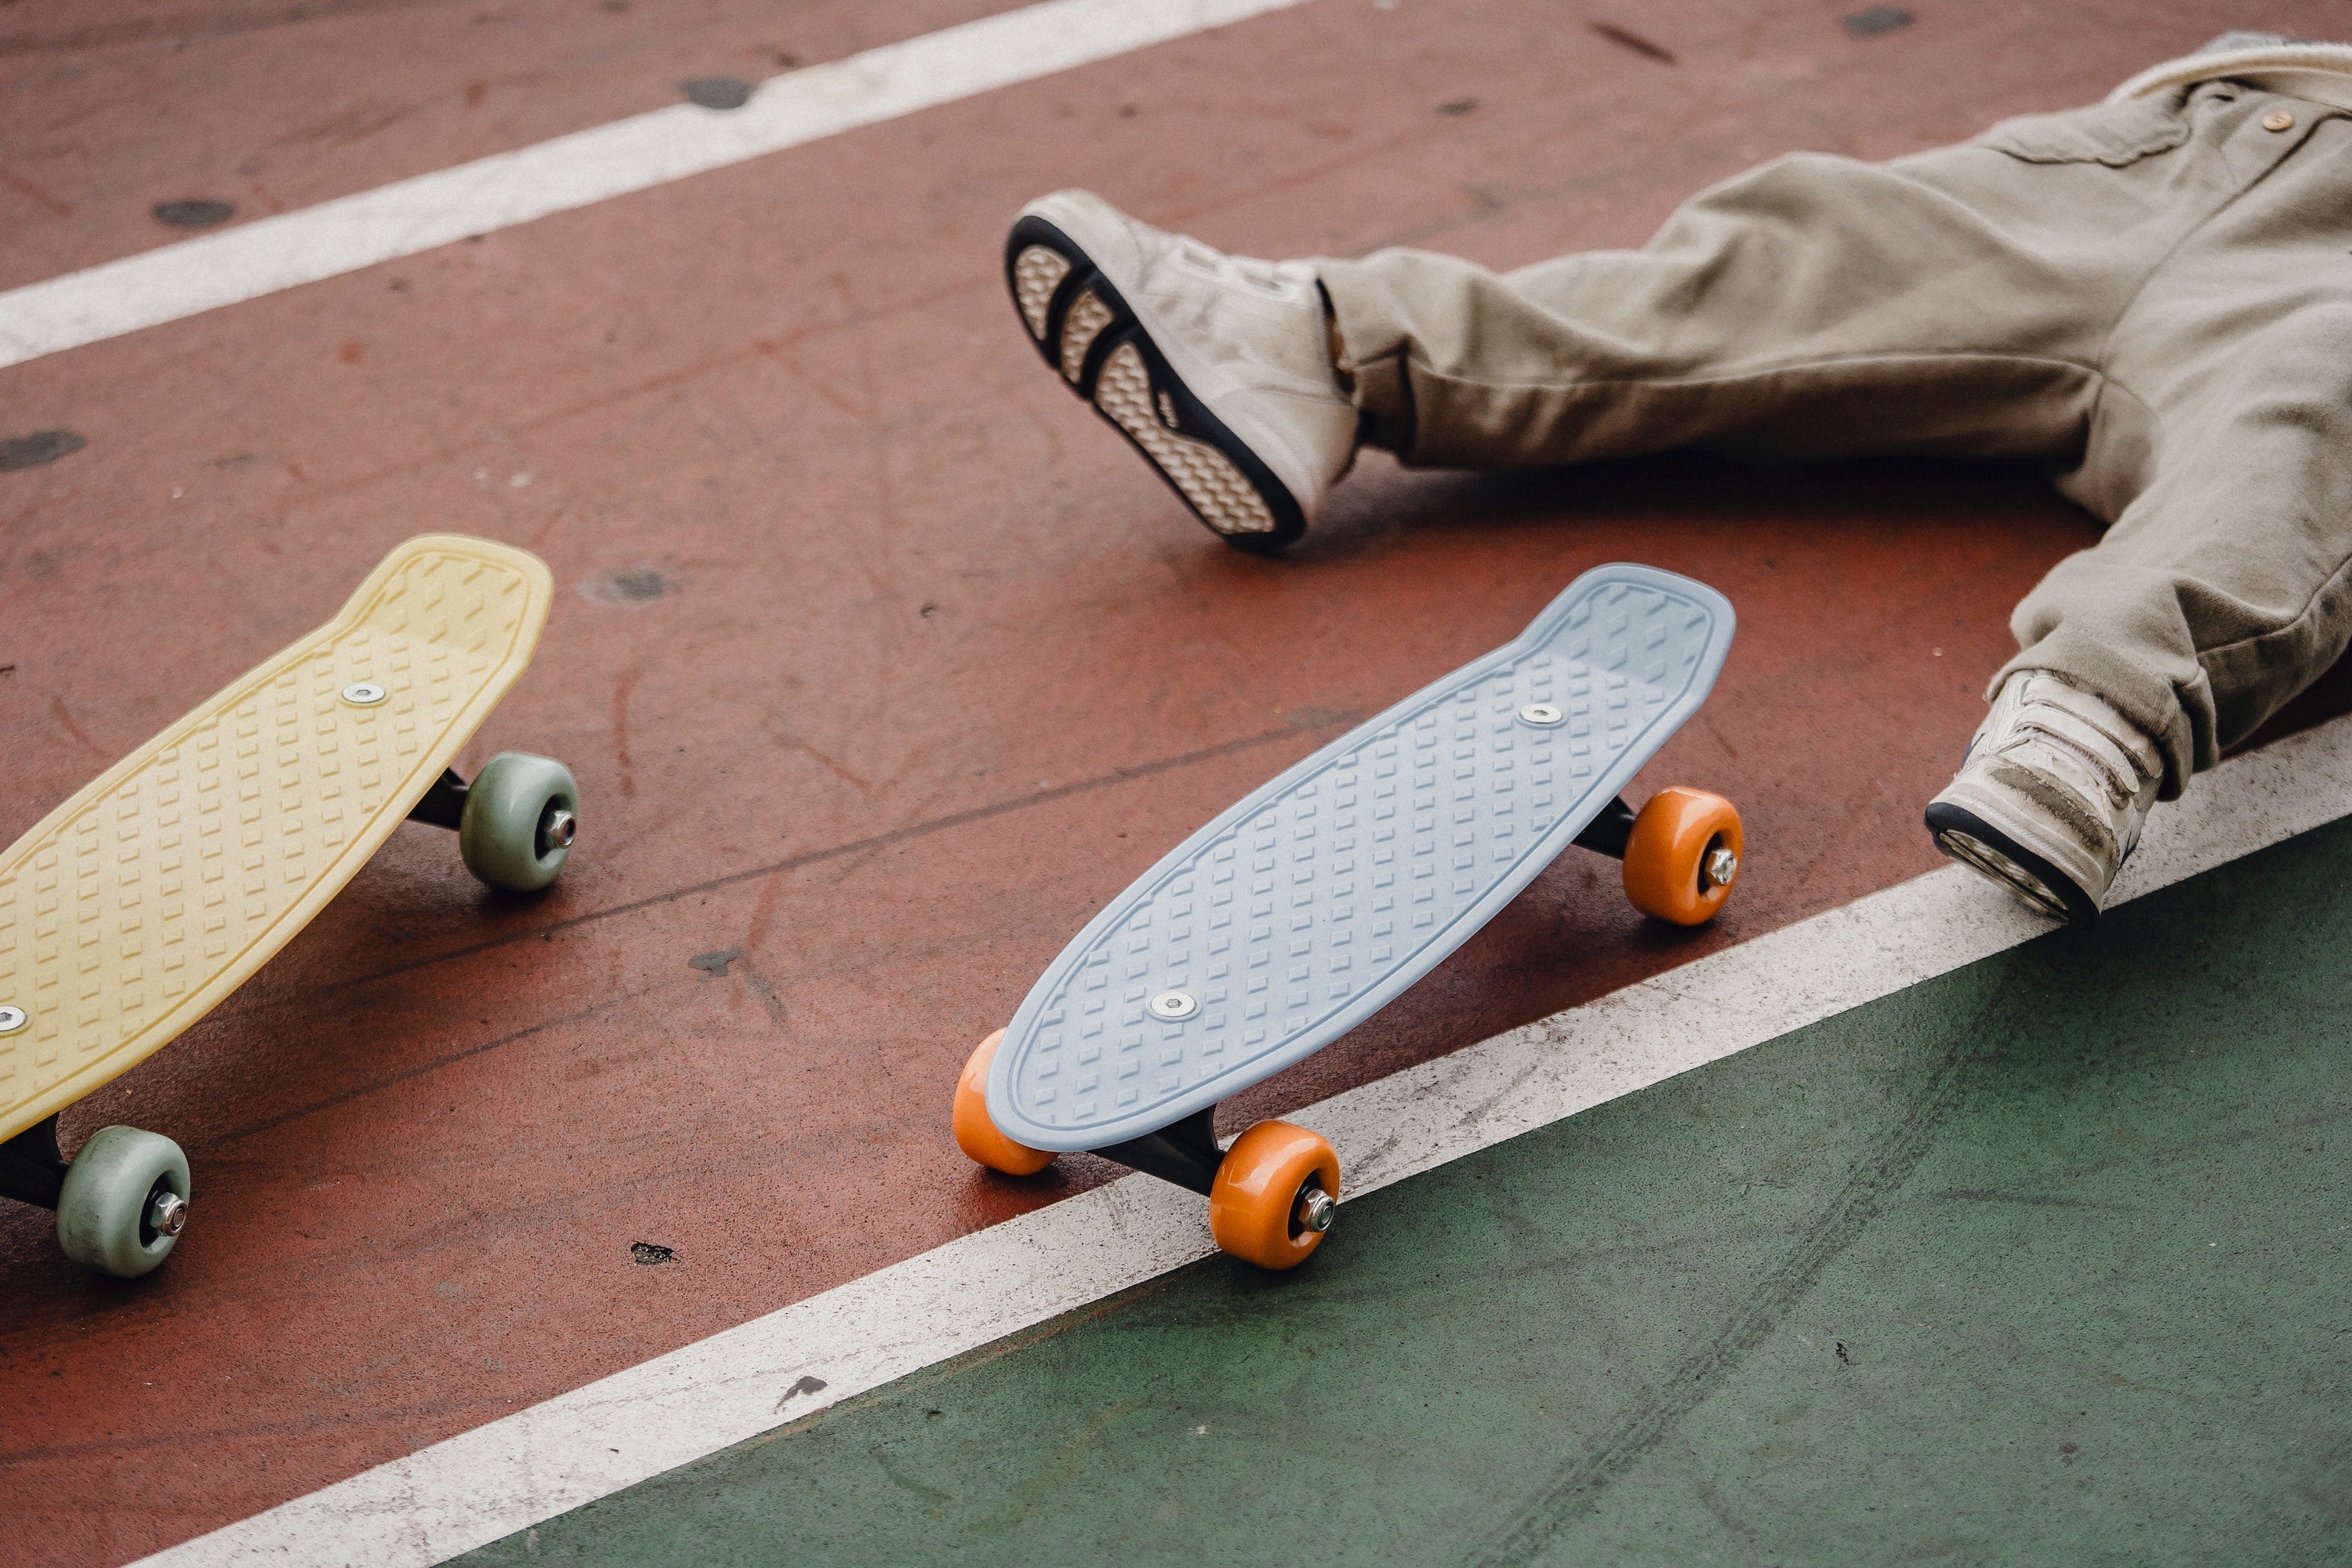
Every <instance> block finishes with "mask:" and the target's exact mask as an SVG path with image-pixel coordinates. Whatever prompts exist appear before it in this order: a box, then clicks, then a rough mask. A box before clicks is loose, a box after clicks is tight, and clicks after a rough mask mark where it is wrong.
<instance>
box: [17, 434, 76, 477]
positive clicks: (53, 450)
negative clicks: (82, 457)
mask: <svg viewBox="0 0 2352 1568" xmlns="http://www.w3.org/2000/svg"><path fill="white" fill-rule="evenodd" d="M87 446H89V442H88V441H87V440H84V439H83V438H82V437H80V436H79V435H77V434H75V433H74V432H73V431H71V430H36V431H34V432H33V433H32V434H31V435H29V436H10V437H6V438H5V439H0V474H12V473H15V472H16V470H17V469H19V468H39V467H40V466H41V465H42V464H44V463H54V462H56V461H57V460H58V458H62V457H64V456H66V455H67V454H68V453H69V452H79V451H80V450H81V449H82V448H83V447H87Z"/></svg>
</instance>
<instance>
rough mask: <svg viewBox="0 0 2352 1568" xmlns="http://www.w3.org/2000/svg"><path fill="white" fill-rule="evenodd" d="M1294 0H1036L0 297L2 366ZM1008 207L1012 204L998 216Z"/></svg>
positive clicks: (682, 176)
mask: <svg viewBox="0 0 2352 1568" xmlns="http://www.w3.org/2000/svg"><path fill="white" fill-rule="evenodd" d="M1301 4H1304V0H1046V3H1045V4H1044V5H1028V6H1024V7H1023V8H1022V9H1020V10H1017V11H1007V12H1003V13H1002V14H1000V15H998V16H988V17H983V18H982V19H981V20H979V21H977V22H966V23H964V24H962V25H961V26H954V27H947V28H943V29H941V30H940V31H939V32H936V33H926V34H924V35H922V36H921V37H915V38H908V39H907V40H906V41H904V42H902V43H896V44H885V45H883V46H882V47H879V48H873V49H868V50H866V52H865V53H863V54H857V55H852V56H850V57H849V58H847V59H842V60H835V61H831V62H829V63H827V64H824V65H817V66H810V67H808V68H805V69H802V70H795V71H789V72H786V73H785V74H784V75H782V76H779V77H772V78H770V79H768V80H767V81H766V82H763V83H762V84H761V86H760V89H759V90H758V91H756V92H755V93H753V94H752V96H751V102H750V103H748V104H746V105H744V106H743V107H742V108H741V109H735V110H709V109H700V108H697V107H696V106H695V105H693V104H688V103H680V104H674V105H672V106H671V107H669V108H667V109H660V110H655V111H654V112H652V113H650V114H640V115H636V116H635V117H634V118H632V119H628V120H621V121H614V122H613V123H612V124H610V125H600V126H598V127H596V128H595V129H594V130H592V131H582V132H575V133H573V134H572V135H570V136H559V137H557V138H555V139H554V140H553V141H551V142H540V143H538V144H537V145H535V146H530V147H522V148H518V149H517V150H515V151H514V152H511V153H498V154H496V155H495V156H492V157H488V158H482V159H478V160H477V161H475V162H474V163H461V164H459V165H458V166H457V167H456V168H454V169H443V170H440V171H439V172H437V173H435V174H420V175H418V176H417V177H416V178H415V179H413V180H402V181H400V182H398V183H397V184H390V185H383V186H380V187H379V188H377V189H375V190H373V191H362V192H361V193H360V194H358V195H350V196H343V197H341V198H339V199H338V200H335V201H331V202H322V203H320V205H317V206H313V207H304V208H301V209H300V210H299V211H296V212H290V213H281V214H279V215H278V216H274V217H266V218H262V219H260V220H259V221H258V222H255V223H249V224H246V225H244V226H240V227H237V228H232V229H226V230H224V231H222V232H221V233H219V234H214V235H206V236H205V237H202V238H200V239H189V240H183V241H181V242H180V243H179V244H176V245H167V246H164V247H162V248H160V249H156V250H150V251H144V252H142V253H141V254H140V255H137V256H129V257H125V258H122V259H121V260H120V261H109V262H105V263H103V264H101V265H100V266H97V267H90V268H84V269H83V270H81V271H79V272H69V273H68V274H66V275H65V276H64V277H62V278H52V279H47V281H44V282H40V283H32V284H27V285H26V286H25V287H24V288H21V289H9V290H8V291H7V292H5V293H0V367H5V366H8V365H12V364H22V363H25V362H26V360H31V359H37V358H39V357H40V356H41V355H43V354H52V353H59V352H60V351H62V350H65V349H70V348H78V347H79V346H81V345H82V344H84V343H94V342H101V341H103V340H105V339H107V338H112V337H120V336H121V334H123V333H125V332H132V331H138V330H139V329H140V328H142V327H152V326H157V325H160V324H162V323H163V322H165V321H178V320H180V319H181V318H182V317H184V316H193V315H195V314H196V313H198V312H199V311H203V310H214V309H216V308H217V307H219V306H222V305H233V304H236V303H237V302H238V301H240V300H253V299H258V298H259V297H260V296H262V295H264V294H270V293H275V292H276V291H277V290H278V289H291V288H294V287H296V286H298V285H299V284H303V283H315V282H317V281H319V280H320V279H322V278H333V277H336V276H337V275H339V274H341V273H345V272H356V271H358V270H359V269H360V268H362V267H373V266H374V265H375V264H376V263H377V262H380V261H390V260H392V259H394V258H396V257H402V256H414V255H415V254H416V253H417V252H418V251H420V250H430V249H432V248H433V247H435V246H438V245H447V244H449V243H451V242H452V241H454V240H460V239H464V238H466V237H468V236H469V235H477V234H488V233H490V232H491V231H492V230H495V229H501V228H509V227H512V226H514V225H516V224H522V223H529V222H530V220H531V219H533V218H539V217H545V216H548V215H549V214H551V213H560V212H568V211H570V210H572V208H574V207H583V206H587V205H590V204H591V203H594V202H601V201H605V200H608V199H609V198H611V197H614V196H619V195H627V194H628V193H630V192H632V191H642V190H646V189H647V188H649V187H651V186H654V185H659V184H667V182H669V181H672V180H682V179H685V178H686V177H687V176H688V175H689V174H703V173H706V172H708V171H709V170H712V169H722V168H725V167H726V166H727V165H729V164H730V163H742V162H744V161H745V160H746V159H751V158H757V157H760V156H761V155H762V154H765V153H776V152H781V151H782V150H783V149H785V148H787V147H798V146H801V145H803V144H804V143H806V142H815V141H819V140H821V139H823V138H824V137H827V136H832V135H835V134H837V133H838V132H844V131H850V130H854V129H856V127H858V126H861V125H873V124H876V123H877V122H879V121H885V120H894V119H897V118H898V116H900V115H904V114H912V113H914V112H916V111H917V110H924V109H931V108H935V107H937V106H938V105H940V104H943V103H952V102H954V101H955V100H958V99H961V98H970V97H972V96H973V95H975V94H978V93H982V92H988V91H991V90H992V89H996V88H1001V87H1011V86H1013V84H1015V83H1018V82H1024V81H1033V80H1034V79H1037V78H1039V77H1043V76H1050V75H1052V74H1054V73H1055V72H1056V71H1064V70H1068V69H1071V68H1074V67H1076V66H1082V65H1087V64H1090V63H1092V62H1093V61H1096V60H1102V59H1108V58H1111V57H1113V56H1115V55H1122V54H1126V53H1128V52H1129V51H1130V50H1133V49H1139V48H1143V47H1147V46H1149V45H1152V44H1159V43H1165V42H1167V41H1169V40H1170V39H1172V38H1181V37H1187V36H1189V35H1191V34H1193V33H1199V32H1204V31H1206V30H1207V29H1209V28H1211V27H1221V26H1225V25H1226V24H1227V23H1231V22H1238V21H1241V20H1243V19H1244V18H1245V17H1250V16H1259V15H1261V14H1263V13H1265V12H1268V11H1279V10H1282V9H1284V8H1286V7H1287V6H1291V5H1301ZM1007 216H1008V219H1009V217H1010V215H1009V214H1008V215H1007Z"/></svg>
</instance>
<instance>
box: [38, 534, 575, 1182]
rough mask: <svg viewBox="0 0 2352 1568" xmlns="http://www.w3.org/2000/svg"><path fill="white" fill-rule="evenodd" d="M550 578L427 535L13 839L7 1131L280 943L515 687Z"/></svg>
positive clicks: (149, 1039) (114, 1063)
mask: <svg viewBox="0 0 2352 1568" xmlns="http://www.w3.org/2000/svg"><path fill="white" fill-rule="evenodd" d="M550 598H551V584H550V583H549V580H548V574H547V568H546V567H545V566H543V565H541V563H539V562H538V561H537V560H536V559H534V558H533V557H531V556H529V555H526V554H524V553H523V552H520V551H519V550H513V549H510V548H509V547H507V546H505V545H500V544H493V543H490V542H487V541H483V540H470V539H461V538H457V537H456V536H453V535H447V534H441V535H427V536H425V537H424V538H421V539H415V540H411V541H410V542H407V543H405V544H403V545H402V546H401V547H400V548H399V549H397V550H395V551H394V552H392V554H391V555H390V556H388V557H386V558H385V560H384V562H383V564H382V565H380V566H378V567H377V568H376V570H375V571H374V573H373V574H371V575H370V576H369V578H368V580H367V581H366V582H365V583H364V584H362V585H361V587H360V589H359V591H358V592H357V593H356V594H354V595H352V601H351V603H350V604H349V605H345V606H344V608H343V611H342V613H341V615H339V616H336V617H335V618H334V619H333V620H332V621H331V622H329V623H328V624H327V625H326V626H322V627H320V629H319V630H318V631H317V632H315V633H313V634H311V635H310V637H304V638H303V639H302V640H301V641H300V642H299V643H296V644H295V645H294V646H293V647H289V648H288V649H286V650H285V651H284V652H283V653H280V654H279V655H278V657H277V658H272V659H270V660H269V661H268V663H266V664H264V665H263V666H262V667H261V668H258V669H256V670H254V671H253V672H251V673H250V674H248V675H247V676H245V677H244V678H243V679H239V680H237V681H236V682H234V683H233V684H231V685H230V686H229V687H227V688H226V689H225V690H223V691H222V692H221V693H220V694H219V695H218V696H217V697H215V698H214V699H213V700H212V701H210V702H208V703H206V704H205V706H203V707H202V708H200V709H198V710H196V711H195V712H194V713H191V714H189V715H188V716H187V717H185V718H184V719H182V720H181V721H179V722H177V723H175V724H173V726H172V727H171V728H169V729H168V730H165V731H163V733H162V734H161V735H159V736H157V737H156V738H155V739H154V740H153V741H152V742H149V743H148V744H146V745H145V746H142V747H141V748H140V749H139V750H138V751H136V752H132V753H131V755H130V756H128V757H126V758H124V759H123V760H122V761H121V763H117V764H116V765H115V766H113V767H112V768H110V769H108V770H107V772H106V773H103V774H102V775H100V777H99V778H97V779H95V780H93V781H92V782H91V783H90V784H89V785H87V786H86V787H84V788H83V789H82V790H81V791H79V793H78V794H76V795H74V796H73V797H72V798H71V799H69V800H68V801H66V802H65V804H64V805H60V806H58V809H57V810H56V811H54V812H52V813H51V814H50V815H49V816H47V818H45V819H44V820H43V821H41V822H40V823H39V824H37V825H36V826H34V828H33V829H32V830H31V831H30V832H28V833H26V835H25V836H24V837H22V838H20V839H18V840H17V841H16V843H15V844H13V845H11V846H10V847H9V848H8V849H7V851H6V852H5V854H0V1004H6V1005H13V1006H15V1007H16V1008H18V1009H19V1010H21V1011H22V1012H23V1013H24V1014H25V1015H26V1022H25V1023H24V1025H23V1026H21V1027H19V1028H17V1029H16V1030H15V1031H14V1032H12V1033H10V1034H7V1035H5V1036H0V1138H5V1137H10V1136H13V1135H14V1134H15V1133H16V1132H17V1131H20V1130H22V1129H23V1128H26V1127H27V1126H30V1125H31V1124H32V1123H34V1122H36V1121H39V1120H41V1119H42V1118H43V1117H45V1116H47V1115H49V1114H51V1113H52V1112H54V1111H56V1110H58V1109H59V1108H61V1107H63V1106H65V1105H67V1104H69V1103H71V1102H72V1101H73V1100H77V1099H79V1098H80V1097H81V1096H83V1095H85V1094H88V1093H89V1092H90V1090H92V1089H96V1088H98V1087H99V1086H100V1085H101V1084H103V1083H105V1082H106V1081H107V1080H108V1079H110V1078H113V1077H114V1076H115V1075H116V1074H118V1073H121V1072H123V1071H125V1070H127V1069H128V1068H131V1067H132V1066H134V1065H136V1064H137V1063H138V1062H139V1061H140V1060H141V1059H142V1058H145V1057H146V1056H147V1055H148V1054H149V1053H150V1052H152V1051H154V1050H156V1049H158V1048H160V1047H163V1045H165V1044H167V1043H169V1042H170V1040H171V1039H172V1038H173V1037H174V1036H176V1035H177V1034H179V1032H180V1031H181V1030H183V1029H184V1028H186V1027H187V1026H189V1025H190V1024H192V1023H194V1022H195V1020H197V1019H198V1018H201V1017H203V1016H204V1015H205V1013H206V1012H207V1011H209V1010H210V1009H211V1008H212V1006H213V1005H215V1003H217V1002H219V1001H220V999H221V998H222V997H224V996H226V995H227V994H229V993H230V992H231V991H233V990H235V989H236V987H237V986H238V985H240V984H243V983H244V982H245V980H246V979H247V977H248V976H250V975H251V974H252V973H253V972H254V971H255V970H257V969H258V968H260V967H261V966H262V965H263V964H264V963H268V961H269V959H270V958H271V956H272V955H274V954H275V953H276V952H278V949H279V948H281V947H283V946H285V945H286V943H287V942H288V941H289V940H290V939H291V938H292V937H293V935H294V933H295V932H297V931H300V930H301V929H302V927H303V926H304V925H305V924H307V923H308V922H309V921H310V917H311V916H313V915H314V914H316V913H317V912H318V911H319V910H320V908H321V907H322V906H323V905H324V904H325V903H326V902H327V900H330V899H331V898H333V897H334V896H335V894H336V893H337V892H339V891H341V889H342V887H343V884H344V883H346V882H348V881H350V880H351V879H352V876H353V875H354V874H355V873H357V871H358V870H359V868H360V867H361V866H362V865H364V864H365V863H366V861H367V858H368V857H369V856H370V855H372V854H373V853H374V852H375V850H376V848H377V847H378V846H379V845H381V844H383V841H384V840H385V839H386V838H388V837H391V836H392V830H393V829H394V827H397V826H399V825H400V823H401V821H402V819H403V818H404V817H405V816H407V814H408V810H409V808H410V807H411V806H413V805H415V804H416V802H417V800H418V799H419V798H420V797H421V796H422V795H424V793H425V790H426V789H427V788H428V787H429V786H430V785H431V784H432V783H433V781H434V779H436V778H437V777H438V776H439V775H440V773H441V770H442V769H443V768H444V767H446V765H447V764H448V763H449V761H450V759H451V758H453V757H455V756H456V755H457V751H458V748H459V747H461V746H463V745H464V744H465V743H466V742H467V739H468V738H469V737H470V736H471V735H472V734H473V732H474V731H475V729H476V728H477V727H478V726H479V725H480V723H481V721H482V719H483V717H484V716H485V715H486V714H487V713H488V711H489V710H490V709H491V708H492V707H493V706H495V705H496V704H497V702H498V700H499V697H501V696H502V695H504V694H505V691H506V689H507V688H508V687H509V686H511V685H512V684H514V680H515V678H516V677H517V676H519V675H520V674H521V673H522V670H523V667H524V666H525V665H527V664H528V663H530V654H531V649H532V648H533V647H535V646H536V645H537V644H538V642H539V633H540V627H541V625H542V624H543V623H544V622H545V620H546V618H547V609H548V604H549V600H550ZM156 651H157V657H159V658H163V657H168V649H167V648H163V647H159V648H158V649H157V650H156ZM370 685H372V686H373V687H375V688H377V689H379V690H380V692H381V695H377V696H371V697H368V698H367V699H366V700H362V701H359V702H354V701H352V700H349V698H348V697H347V696H346V693H347V692H348V691H349V690H350V689H352V688H353V687H358V686H370Z"/></svg>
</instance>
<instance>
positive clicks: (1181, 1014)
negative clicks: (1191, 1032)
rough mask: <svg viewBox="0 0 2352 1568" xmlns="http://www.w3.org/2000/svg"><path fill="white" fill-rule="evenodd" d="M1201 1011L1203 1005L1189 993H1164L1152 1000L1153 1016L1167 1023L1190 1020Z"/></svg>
mask: <svg viewBox="0 0 2352 1568" xmlns="http://www.w3.org/2000/svg"><path fill="white" fill-rule="evenodd" d="M1200 1010H1201V1004H1200V1003H1198V1002H1196V1001H1194V1000H1193V999H1192V995H1191V994H1190V993H1188V992H1183V991H1162V992H1161V993H1160V994H1159V995H1157V996H1154V997H1153V998H1152V999H1151V1016H1153V1017H1155V1018H1158V1019H1160V1020H1161V1021H1162V1022H1165V1023H1171V1024H1172V1023H1175V1022H1176V1021H1177V1020H1178V1019H1180V1018H1189V1017H1191V1016H1192V1015H1193V1014H1195V1013H1197V1012H1199V1011H1200Z"/></svg>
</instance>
